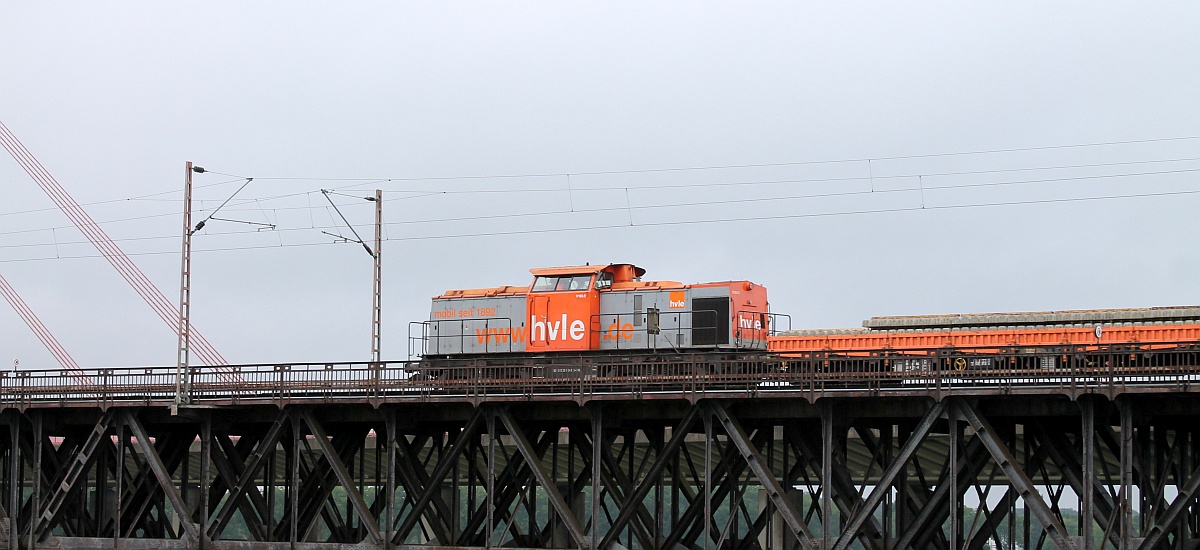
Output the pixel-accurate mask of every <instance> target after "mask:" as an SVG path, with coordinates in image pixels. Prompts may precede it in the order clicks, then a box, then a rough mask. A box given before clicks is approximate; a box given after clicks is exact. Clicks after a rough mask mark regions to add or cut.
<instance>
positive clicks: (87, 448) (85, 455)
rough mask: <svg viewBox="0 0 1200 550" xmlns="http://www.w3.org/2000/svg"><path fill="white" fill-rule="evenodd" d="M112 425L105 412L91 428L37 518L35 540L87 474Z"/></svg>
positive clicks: (110, 417) (110, 415)
mask: <svg viewBox="0 0 1200 550" xmlns="http://www.w3.org/2000/svg"><path fill="white" fill-rule="evenodd" d="M112 423H113V414H112V412H111V411H109V412H105V413H104V416H102V417H101V418H100V421H99V422H97V423H96V426H95V427H93V428H92V433H91V434H89V435H88V438H87V441H84V443H83V445H82V446H81V447H80V448H79V451H78V452H76V453H75V456H73V457H72V458H71V465H70V467H69V468H68V469H67V475H65V476H63V480H62V482H60V483H59V485H58V490H57V491H54V495H53V496H52V497H50V501H49V502H47V503H46V507H45V508H44V509H43V511H42V515H41V517H39V518H38V522H37V525H36V527H35V528H34V530H33V532H34V536H35V537H36V538H38V539H40V538H41V537H42V535H43V533H44V532H45V531H46V530H47V529H49V528H50V527H51V525H52V524H53V523H54V518H55V517H56V516H58V512H59V510H60V509H62V505H63V503H64V502H66V501H67V497H68V496H70V494H71V492H72V488H74V487H75V483H76V482H77V481H79V477H80V476H82V475H85V474H86V473H87V465H88V463H89V462H91V459H92V455H93V454H94V453H95V451H96V447H97V446H98V445H99V444H100V441H101V440H102V439H104V436H105V434H106V433H108V429H109V428H110V427H112Z"/></svg>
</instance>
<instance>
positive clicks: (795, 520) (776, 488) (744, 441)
mask: <svg viewBox="0 0 1200 550" xmlns="http://www.w3.org/2000/svg"><path fill="white" fill-rule="evenodd" d="M707 407H708V411H709V414H712V415H714V416H715V417H716V418H717V420H718V421H720V422H721V425H722V426H724V428H725V433H726V434H727V435H728V436H729V438H730V440H732V441H733V444H734V446H736V447H737V449H738V451H740V452H741V453H742V459H744V460H745V461H746V464H747V465H749V466H750V471H751V472H754V475H755V477H757V478H758V480H759V482H760V483H762V484H763V487H764V488H765V489H766V490H767V497H768V498H770V499H771V503H772V504H774V505H775V509H776V510H777V511H778V513H779V515H780V517H782V518H783V521H784V523H786V524H787V527H788V529H789V530H790V531H791V532H792V535H793V536H795V537H796V540H798V541H800V547H801V548H804V549H805V550H815V549H816V542H815V539H814V538H813V535H812V532H811V531H809V530H808V526H807V525H805V524H804V521H803V520H802V519H801V517H800V514H798V513H797V512H796V509H795V507H793V506H792V503H790V502H788V500H787V499H786V498H784V495H783V486H781V485H780V484H779V481H778V480H776V479H775V476H774V475H773V474H771V471H770V469H769V468H767V466H766V465H765V464H764V463H763V459H762V455H761V454H759V452H758V449H757V448H756V447H755V446H754V445H751V444H750V441H749V440H750V437H749V436H748V435H746V430H744V429H743V428H742V425H741V423H740V422H738V421H737V420H736V419H734V418H733V417H732V416H729V412H728V411H726V410H725V407H724V406H722V405H721V403H720V402H715V401H714V402H709V403H707Z"/></svg>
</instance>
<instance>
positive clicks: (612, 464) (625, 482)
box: [583, 435, 654, 546]
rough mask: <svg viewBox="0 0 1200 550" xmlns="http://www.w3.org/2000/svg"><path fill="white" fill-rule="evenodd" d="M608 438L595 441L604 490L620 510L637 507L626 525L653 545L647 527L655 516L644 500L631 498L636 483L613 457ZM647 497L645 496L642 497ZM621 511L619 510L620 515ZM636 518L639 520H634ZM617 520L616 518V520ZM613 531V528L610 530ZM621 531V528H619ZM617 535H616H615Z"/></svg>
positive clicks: (646, 542) (645, 543) (647, 492)
mask: <svg viewBox="0 0 1200 550" xmlns="http://www.w3.org/2000/svg"><path fill="white" fill-rule="evenodd" d="M612 439H615V435H614V436H613V437H611V438H609V441H611V440H612ZM629 440H630V438H628V437H627V438H626V446H628V445H629ZM609 441H606V440H601V441H599V442H598V443H595V445H596V449H597V450H598V452H599V455H600V464H599V468H600V477H601V479H602V480H603V484H604V485H603V487H604V492H605V493H607V494H608V496H609V497H611V498H612V500H613V501H614V502H615V503H616V506H617V508H618V510H621V511H623V510H625V509H626V508H629V507H632V508H635V514H634V515H633V516H631V517H630V518H629V520H628V521H627V522H625V523H624V524H625V525H628V526H629V527H630V528H631V529H632V530H633V534H634V536H635V537H637V538H638V540H639V541H641V543H642V545H644V546H653V545H654V540H653V537H652V536H651V535H650V533H649V532H647V527H648V526H649V525H651V524H652V523H653V521H654V520H653V518H652V516H651V515H650V511H649V510H647V509H646V503H645V502H644V500H631V497H630V495H631V494H633V493H634V491H635V487H634V483H633V482H632V481H630V480H629V476H627V475H625V472H624V471H623V470H622V469H621V465H620V464H619V463H618V462H617V459H616V458H615V457H613V454H612V449H611V448H610V443H609ZM583 445H584V448H585V449H586V448H587V443H584V444H583ZM649 490H650V486H647V487H646V494H649ZM642 498H643V499H645V496H644V495H643V497H642ZM620 514H621V512H618V517H619V516H620ZM634 518H636V519H637V520H638V521H634ZM615 521H617V520H614V522H615ZM610 531H611V530H610ZM617 532H618V533H619V530H617ZM614 536H616V535H614Z"/></svg>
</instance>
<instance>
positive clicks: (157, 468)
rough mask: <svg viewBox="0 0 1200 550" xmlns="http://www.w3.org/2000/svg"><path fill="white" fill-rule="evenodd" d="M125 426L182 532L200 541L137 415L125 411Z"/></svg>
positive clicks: (197, 530) (186, 510) (193, 539)
mask: <svg viewBox="0 0 1200 550" xmlns="http://www.w3.org/2000/svg"><path fill="white" fill-rule="evenodd" d="M124 420H125V425H126V426H128V427H129V430H130V432H132V434H133V437H135V438H137V442H138V445H139V446H140V447H141V448H142V453H143V454H144V455H145V457H146V462H147V463H148V464H149V466H150V469H151V471H153V472H154V476H155V477H156V478H158V485H159V488H160V489H162V491H163V493H164V494H165V495H166V497H167V500H170V501H171V507H172V508H174V509H175V513H176V514H177V515H178V516H179V518H180V523H182V524H183V530H184V531H185V532H186V533H187V536H188V538H189V539H190V540H192V541H199V540H200V529H199V527H198V526H197V525H196V524H195V523H192V521H191V518H192V513H191V509H190V508H189V507H188V506H187V504H185V503H184V502H183V497H182V496H180V494H179V488H178V487H176V486H175V484H174V483H173V482H172V481H171V472H169V471H167V468H166V466H164V465H163V462H162V458H161V457H159V456H158V452H157V451H156V450H155V449H154V446H153V445H151V444H150V436H149V434H147V433H146V429H145V428H143V427H142V423H141V421H139V420H138V419H137V415H135V414H133V413H132V412H130V411H125V418H124Z"/></svg>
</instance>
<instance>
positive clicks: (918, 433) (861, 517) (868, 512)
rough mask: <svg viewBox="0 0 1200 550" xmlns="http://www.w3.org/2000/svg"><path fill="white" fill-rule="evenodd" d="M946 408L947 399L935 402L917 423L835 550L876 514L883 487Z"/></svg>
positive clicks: (904, 465)
mask: <svg viewBox="0 0 1200 550" xmlns="http://www.w3.org/2000/svg"><path fill="white" fill-rule="evenodd" d="M945 409H946V402H945V401H938V402H935V403H934V404H933V406H932V407H930V408H929V411H927V412H926V413H925V416H924V417H922V418H921V421H920V422H918V423H917V426H916V427H915V428H914V429H913V431H912V434H911V435H910V436H909V437H908V441H905V442H904V445H903V446H901V447H900V451H899V452H897V453H896V456H895V458H893V459H892V465H891V466H889V467H888V469H887V470H885V471H884V472H883V473H882V474H881V475H880V476H879V482H878V483H877V484H876V490H874V491H871V495H870V496H868V497H867V500H866V501H865V502H863V504H862V506H859V507H858V512H857V513H856V514H854V515H853V516H852V517H851V518H850V521H849V522H848V523H846V524H845V526H844V528H843V529H842V534H841V536H840V537H839V538H838V541H837V544H835V545H834V550H845V549H846V548H847V547H849V546H850V542H851V541H852V540H854V537H855V533H857V532H858V530H859V529H861V528H862V525H863V523H865V522H866V521H867V518H869V517H871V516H872V515H873V514H874V512H875V508H876V507H877V506H879V503H880V502H883V497H884V495H887V494H888V491H886V490H884V489H883V488H884V487H888V486H890V485H891V484H892V481H894V480H895V479H896V474H898V473H899V472H900V469H901V468H906V467H908V460H909V459H910V458H912V456H913V453H915V452H916V451H917V447H919V446H920V444H921V442H922V441H924V440H925V436H926V435H928V434H929V430H931V429H932V428H933V424H934V422H936V421H937V419H938V418H939V417H941V416H942V413H943V412H944V411H945Z"/></svg>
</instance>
